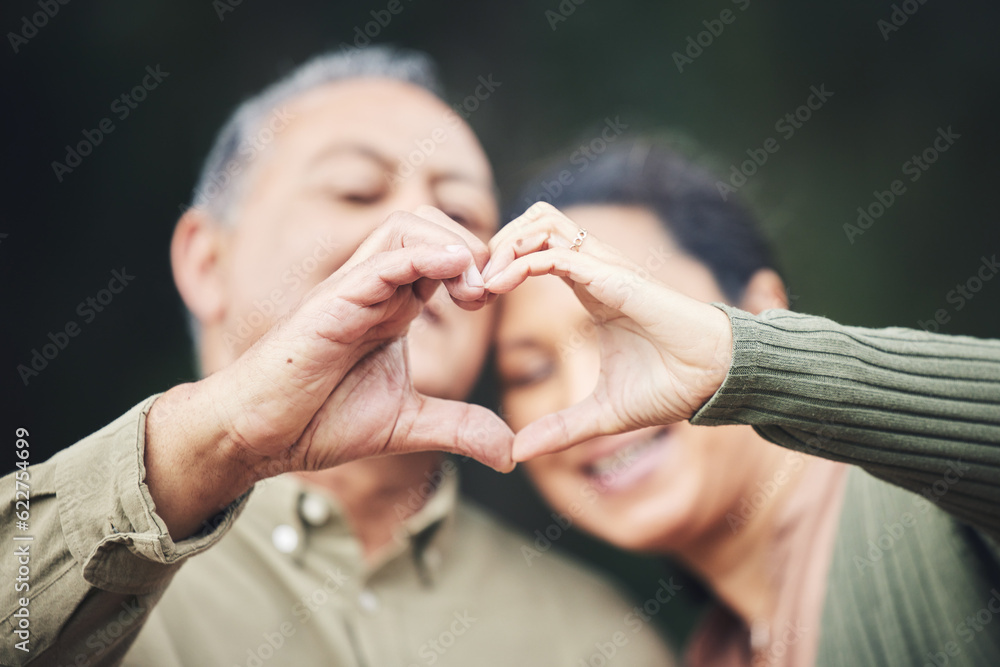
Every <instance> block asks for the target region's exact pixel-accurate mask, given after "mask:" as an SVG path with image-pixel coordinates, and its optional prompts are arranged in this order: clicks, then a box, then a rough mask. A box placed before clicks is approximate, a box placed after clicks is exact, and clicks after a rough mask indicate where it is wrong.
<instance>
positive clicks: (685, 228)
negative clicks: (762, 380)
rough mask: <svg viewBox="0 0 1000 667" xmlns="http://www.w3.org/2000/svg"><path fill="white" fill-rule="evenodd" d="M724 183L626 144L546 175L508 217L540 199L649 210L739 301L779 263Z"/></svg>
mask: <svg viewBox="0 0 1000 667" xmlns="http://www.w3.org/2000/svg"><path fill="white" fill-rule="evenodd" d="M564 172H568V173H569V176H567V175H566V173H564ZM560 174H562V175H563V178H562V182H560V178H559V176H560ZM718 181H719V179H718V178H716V177H715V176H714V175H713V174H712V173H711V172H710V171H708V170H707V169H705V168H704V167H702V166H699V165H698V164H696V163H695V162H694V161H693V160H691V159H688V158H686V157H684V156H683V155H681V154H680V153H678V152H677V151H676V150H674V149H673V148H670V147H669V146H667V145H665V144H664V143H662V142H658V141H657V140H653V139H643V138H638V139H631V140H626V139H620V140H619V142H616V143H614V144H611V145H609V147H608V148H607V150H606V151H605V152H604V153H603V154H601V155H600V156H599V157H597V158H596V159H595V160H594V161H593V162H590V163H588V164H586V166H585V167H584V168H581V165H580V161H579V160H577V161H576V163H575V164H571V163H570V162H569V161H565V160H563V161H559V162H557V163H555V164H553V165H552V166H550V167H549V168H547V169H545V170H544V171H543V173H542V174H541V175H540V176H538V177H537V178H534V179H532V180H531V181H529V183H528V184H527V185H526V186H525V187H524V188H522V191H521V194H520V196H519V197H518V198H517V199H515V200H514V201H515V202H516V206H517V208H519V209H520V210H511V211H509V214H510V215H508V216H507V219H511V218H513V217H515V216H517V215H519V214H520V213H521V212H522V211H523V210H524V207H526V206H527V205H529V204H531V203H533V202H534V201H538V200H545V201H549V202H550V203H552V204H553V205H554V206H556V207H557V208H560V209H566V208H569V207H571V206H580V205H587V204H593V205H599V204H600V205H618V206H638V207H642V208H645V209H648V210H649V211H651V212H653V213H654V214H655V215H656V216H657V217H658V218H659V220H660V221H661V222H662V223H663V226H664V228H665V229H666V230H667V231H668V232H669V234H670V235H671V236H672V237H673V239H674V240H675V241H676V242H677V244H678V245H679V246H680V247H681V248H682V249H683V250H684V251H685V252H686V253H687V254H689V255H690V256H691V257H693V258H695V259H697V260H698V261H700V262H701V263H702V264H704V265H705V266H706V267H707V268H708V269H709V270H710V271H711V272H712V275H713V276H714V277H715V280H716V281H717V282H718V283H719V287H720V288H721V289H722V292H723V293H724V294H725V295H726V298H727V299H728V300H730V301H731V302H737V301H739V299H740V298H741V297H742V296H743V292H744V290H745V288H746V286H747V283H748V282H749V281H750V279H751V277H752V276H753V275H754V273H756V272H757V271H758V270H759V269H764V268H770V269H774V268H775V262H774V258H773V255H772V253H771V249H770V247H769V245H768V242H767V240H766V239H765V237H764V235H763V233H762V231H761V229H760V226H759V225H758V223H757V220H756V219H755V218H754V216H753V214H752V213H751V212H750V210H749V209H748V208H747V207H746V206H745V205H744V204H743V203H742V202H741V201H739V199H737V198H736V197H734V196H732V195H730V196H729V197H727V198H726V199H725V200H724V199H723V198H722V195H721V194H720V192H719V190H718V188H717V185H716V183H717V182H718ZM545 183H548V184H554V183H559V185H561V191H560V190H559V188H554V187H551V186H550V187H549V188H544V187H543V184H545ZM553 192H555V194H554V195H553V194H552V193H553ZM611 242H612V244H613V243H614V241H613V240H611Z"/></svg>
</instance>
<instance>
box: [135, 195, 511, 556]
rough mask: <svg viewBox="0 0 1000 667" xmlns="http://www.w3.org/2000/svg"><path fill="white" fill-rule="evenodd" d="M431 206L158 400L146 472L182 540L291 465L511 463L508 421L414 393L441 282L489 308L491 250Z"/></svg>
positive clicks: (397, 217)
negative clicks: (404, 456)
mask: <svg viewBox="0 0 1000 667" xmlns="http://www.w3.org/2000/svg"><path fill="white" fill-rule="evenodd" d="M419 212H420V214H421V216H417V215H415V214H409V213H402V212H400V213H395V214H393V215H392V216H390V218H389V219H388V220H387V221H386V223H385V224H383V225H382V226H381V227H380V228H379V229H377V230H376V231H375V232H373V233H372V235H371V236H370V237H369V238H368V239H366V240H365V242H364V243H363V244H362V245H361V247H359V248H358V250H357V251H356V252H355V254H354V255H353V256H352V258H351V259H350V260H348V262H347V263H346V264H345V265H344V266H343V267H341V268H340V269H339V270H338V271H336V272H335V273H333V274H332V275H331V276H329V277H328V278H327V279H326V280H324V281H323V282H321V283H320V284H319V285H317V286H316V287H315V288H314V289H313V290H312V291H311V292H310V293H309V294H308V295H306V297H305V298H304V300H303V303H302V304H301V305H300V306H299V307H298V308H297V309H296V310H295V311H294V312H293V313H291V314H290V315H288V316H287V317H286V318H284V319H283V320H282V321H281V322H279V323H278V324H277V325H276V326H275V327H273V328H272V329H271V330H270V331H268V332H267V333H266V334H265V335H264V336H263V337H261V339H260V340H258V341H257V342H256V343H255V344H254V345H253V346H252V347H251V348H250V349H249V350H247V351H246V352H245V353H244V354H243V355H242V356H241V357H240V358H239V359H238V360H237V361H235V362H234V363H233V364H231V365H229V366H227V367H226V368H224V369H222V370H220V371H218V372H217V373H215V374H213V375H211V376H209V377H207V378H205V379H204V380H202V381H200V382H196V383H193V384H190V385H181V386H180V387H175V388H174V389H171V390H170V391H168V392H167V393H165V394H164V395H163V396H161V397H160V398H159V399H158V400H157V401H156V403H154V404H153V407H152V409H151V410H150V412H149V415H148V418H147V427H146V438H147V439H146V468H147V475H146V480H147V484H148V485H149V487H150V491H151V494H152V495H153V498H154V500H155V502H156V503H157V512H158V514H160V516H161V517H162V518H163V519H164V521H166V523H167V525H168V527H169V528H170V532H171V535H173V536H174V537H175V538H177V537H181V536H186V535H188V534H190V533H191V532H192V531H193V530H194V529H195V528H196V527H197V526H198V524H199V523H200V522H201V521H203V520H204V519H206V518H208V517H209V516H211V514H213V513H214V512H216V511H218V510H219V509H221V508H222V507H224V506H225V505H227V504H228V503H229V502H231V501H232V500H233V499H235V498H236V497H238V496H239V495H240V494H242V493H243V492H245V491H246V490H247V489H249V488H250V486H251V485H252V484H253V483H254V482H255V481H257V480H259V479H263V478H265V477H270V476H273V475H277V474H280V473H283V472H289V471H296V470H318V469H322V468H327V467H330V466H334V465H338V464H341V463H345V462H348V461H352V460H356V459H360V458H366V457H371V456H380V455H385V454H399V453H405V452H414V451H427V450H442V451H449V452H455V453H460V454H464V455H468V456H472V457H474V458H476V459H478V460H480V461H482V462H483V463H485V464H486V465H489V466H491V467H494V468H496V469H498V470H503V471H507V470H510V469H511V468H512V467H513V464H512V462H511V457H510V448H511V444H512V439H513V435H512V433H511V432H510V429H509V428H508V427H507V426H506V425H505V424H504V423H503V422H502V421H501V420H500V419H499V417H497V416H496V415H495V414H493V413H492V412H490V411H489V410H487V409H485V408H482V407H479V406H474V405H469V404H466V403H462V402H458V401H447V400H442V399H437V398H431V397H427V396H422V395H420V394H418V393H417V392H416V391H415V390H414V388H413V384H412V382H411V379H410V375H409V367H408V362H407V357H406V341H405V335H406V331H407V328H408V327H409V324H410V322H411V321H412V320H413V318H415V317H416V316H417V315H418V314H419V313H420V311H421V309H422V308H423V305H424V303H425V302H426V300H427V299H429V298H430V297H431V296H432V295H433V293H434V291H435V290H436V289H437V288H438V286H439V285H440V284H441V283H442V282H443V283H444V285H445V287H446V289H447V290H448V292H449V293H450V294H451V296H452V298H453V299H454V300H455V301H456V302H461V303H462V304H463V305H464V307H478V306H480V305H482V297H483V294H484V290H483V287H482V281H481V280H477V279H478V278H479V275H480V274H479V268H480V267H482V266H484V265H485V264H486V261H487V259H488V254H489V251H488V249H487V248H486V246H485V245H484V244H483V243H482V242H481V241H479V240H478V239H476V238H475V237H474V236H473V235H472V234H470V233H469V232H467V231H466V230H464V229H462V228H461V227H460V226H459V225H457V224H455V223H454V222H452V221H451V220H449V219H448V218H447V217H446V216H444V215H443V214H441V213H440V212H438V211H435V210H433V209H428V208H425V209H421V210H420V211H419ZM428 217H430V218H432V219H433V220H434V222H431V221H430V220H428V219H427V218H428Z"/></svg>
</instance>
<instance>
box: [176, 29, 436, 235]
mask: <svg viewBox="0 0 1000 667" xmlns="http://www.w3.org/2000/svg"><path fill="white" fill-rule="evenodd" d="M360 78H378V79H395V80H398V81H405V82H407V83H412V84H414V85H417V86H420V87H421V88H424V89H426V90H428V91H430V92H432V93H434V94H435V95H437V96H438V97H442V87H441V83H440V81H439V79H438V75H437V68H436V66H435V65H434V62H433V61H432V60H431V58H430V56H428V55H427V54H425V53H421V52H418V51H409V50H403V49H396V48H393V47H389V46H370V47H366V48H353V47H344V48H343V49H341V50H340V51H331V52H328V53H323V54H320V55H318V56H315V57H314V58H312V59H311V60H308V61H307V62H305V63H303V64H302V65H299V66H298V67H297V68H295V69H294V70H292V71H291V72H289V73H288V74H287V75H285V76H284V77H283V78H281V79H280V80H278V81H276V82H275V83H272V84H271V85H270V86H268V87H267V88H265V89H264V90H263V91H261V92H259V93H257V94H256V95H254V96H253V97H251V98H249V99H247V100H245V101H244V102H243V103H242V104H240V105H239V106H238V107H237V108H236V110H235V111H234V112H233V113H232V115H231V116H230V117H229V120H227V121H226V124H225V125H223V126H222V129H221V130H220V131H219V134H218V135H216V137H215V142H214V143H213V145H212V149H211V151H209V153H208V157H206V158H205V163H204V164H203V165H202V169H201V175H200V176H199V178H198V182H197V184H196V185H195V188H194V192H193V193H192V196H191V206H193V207H198V208H200V209H202V210H204V211H205V212H207V213H208V214H209V215H210V216H212V218H214V219H215V220H218V221H220V222H226V223H230V222H231V221H232V218H233V217H234V213H235V204H236V203H237V202H239V201H240V198H241V195H242V194H243V189H244V188H243V186H244V185H245V181H246V178H245V176H246V174H247V172H248V171H249V166H250V162H251V160H252V159H253V155H254V152H253V151H246V150H240V149H241V147H245V146H247V145H248V142H250V141H251V140H253V139H254V138H255V135H257V134H258V133H261V132H264V131H265V130H264V128H265V126H266V125H267V123H268V121H269V119H270V118H271V117H273V116H274V115H275V114H277V113H280V112H281V107H282V106H283V105H285V104H287V103H288V102H290V101H291V100H293V99H294V98H296V97H299V96H300V95H302V94H304V93H307V92H309V91H311V90H313V89H314V88H318V87H320V86H323V85H325V84H328V83H333V82H335V81H342V80H345V79H360Z"/></svg>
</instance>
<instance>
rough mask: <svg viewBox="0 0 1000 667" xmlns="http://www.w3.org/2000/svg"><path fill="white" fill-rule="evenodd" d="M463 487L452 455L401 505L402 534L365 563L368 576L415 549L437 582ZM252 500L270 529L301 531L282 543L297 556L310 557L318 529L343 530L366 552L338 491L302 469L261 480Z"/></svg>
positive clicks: (423, 572)
mask: <svg viewBox="0 0 1000 667" xmlns="http://www.w3.org/2000/svg"><path fill="white" fill-rule="evenodd" d="M458 491H459V480H458V466H457V464H456V463H455V461H453V460H452V459H450V458H446V459H445V460H444V461H443V462H442V465H441V467H440V468H439V469H438V470H437V471H436V472H434V473H433V474H431V475H429V476H428V479H427V481H426V482H424V483H423V484H421V485H419V486H417V487H414V488H412V489H411V490H410V492H409V494H408V495H407V496H406V498H405V499H404V501H402V502H401V503H400V504H399V505H398V507H397V515H398V516H400V517H406V518H405V519H403V521H402V522H401V524H400V525H399V527H398V532H397V536H396V537H397V539H396V540H395V542H393V543H390V544H389V545H387V546H386V547H385V548H384V549H383V551H382V552H381V553H379V554H378V555H377V556H376V560H375V562H374V563H372V564H370V565H366V566H364V567H363V569H364V570H365V576H366V577H371V576H374V575H375V574H376V573H378V572H379V571H381V570H383V569H384V568H387V567H389V566H390V565H392V564H395V563H396V562H397V561H401V560H402V557H403V556H405V555H407V554H410V555H411V558H412V560H413V563H414V565H415V566H416V568H417V571H418V574H419V576H420V578H421V580H422V581H424V582H425V583H427V584H430V583H433V582H434V580H435V578H436V576H437V573H438V571H439V570H440V568H441V566H442V563H443V562H444V560H445V559H446V558H447V556H448V553H449V551H450V547H451V542H452V540H453V537H452V535H453V531H454V523H455V513H456V510H457V507H458V497H459V492H458ZM251 504H252V505H255V506H256V508H257V511H258V512H259V513H260V516H261V518H262V519H264V526H263V527H264V528H265V530H268V531H274V530H275V529H277V528H278V527H279V526H281V527H282V528H283V529H284V530H288V531H291V530H294V531H295V533H296V535H297V538H296V539H293V540H291V541H290V542H289V543H288V545H289V546H288V548H287V549H282V550H283V551H285V553H287V554H288V555H289V557H291V558H293V559H295V560H301V559H302V558H303V557H304V553H305V551H306V550H307V549H308V548H309V545H310V542H311V541H312V540H310V533H312V532H313V531H325V532H326V533H327V534H332V535H338V534H339V535H338V537H340V536H342V537H343V539H344V541H345V542H351V543H352V544H353V545H355V546H356V550H357V552H358V554H360V550H361V547H360V544H358V543H357V538H356V537H355V536H354V534H353V531H352V530H351V527H350V524H349V523H348V521H347V518H346V515H345V513H344V509H343V506H342V505H341V504H340V502H339V501H338V499H337V497H336V496H335V495H334V494H333V493H331V492H330V491H328V490H326V489H324V488H322V487H319V486H315V485H312V484H309V483H307V482H306V481H304V480H303V479H301V478H300V477H298V476H296V475H291V474H285V475H280V476H278V477H273V478H270V479H267V480H264V481H263V482H260V483H258V485H257V487H256V488H255V490H254V493H253V498H252V499H251ZM283 546H284V545H283ZM359 557H360V556H359Z"/></svg>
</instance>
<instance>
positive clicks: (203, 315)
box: [170, 208, 226, 326]
mask: <svg viewBox="0 0 1000 667" xmlns="http://www.w3.org/2000/svg"><path fill="white" fill-rule="evenodd" d="M225 236H226V230H225V229H224V228H223V227H222V226H221V225H220V224H219V223H218V222H216V221H214V220H213V219H212V218H211V217H210V216H209V215H208V214H206V213H205V212H204V211H201V210H199V209H197V208H189V209H188V210H187V211H186V212H185V213H184V215H183V216H181V219H180V220H178V221H177V227H176V228H175V229H174V237H173V239H172V240H171V242H170V266H171V268H172V269H173V272H174V282H175V283H176V284H177V290H178V291H179V292H180V293H181V298H182V299H183V300H184V304H185V305H186V306H187V308H188V310H190V311H191V313H192V314H193V315H194V316H195V318H196V319H197V320H198V321H199V322H200V323H201V324H202V326H205V325H208V324H212V323H215V322H218V321H220V320H221V319H222V318H223V317H224V316H225V313H226V299H225V295H226V281H225V279H224V276H223V272H222V250H223V248H224V247H225V246H224V241H225Z"/></svg>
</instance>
